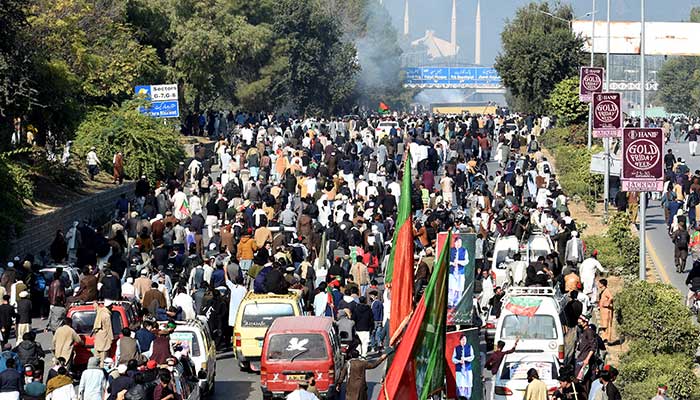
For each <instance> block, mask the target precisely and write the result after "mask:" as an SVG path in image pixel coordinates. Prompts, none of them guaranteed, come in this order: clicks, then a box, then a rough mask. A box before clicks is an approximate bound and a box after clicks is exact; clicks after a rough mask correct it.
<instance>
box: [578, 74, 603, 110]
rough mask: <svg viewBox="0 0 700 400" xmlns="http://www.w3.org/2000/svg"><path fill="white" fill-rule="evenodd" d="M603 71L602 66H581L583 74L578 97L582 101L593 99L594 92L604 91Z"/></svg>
mask: <svg viewBox="0 0 700 400" xmlns="http://www.w3.org/2000/svg"><path fill="white" fill-rule="evenodd" d="M603 73H604V69H603V68H601V67H581V75H580V79H579V86H578V98H579V100H581V101H582V102H585V103H590V102H591V101H593V93H601V92H602V91H603Z"/></svg>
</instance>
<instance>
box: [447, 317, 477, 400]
mask: <svg viewBox="0 0 700 400" xmlns="http://www.w3.org/2000/svg"><path fill="white" fill-rule="evenodd" d="M445 359H446V361H447V362H446V365H447V371H445V378H446V389H447V390H446V391H447V398H448V399H459V398H460V396H462V397H465V398H467V399H470V400H482V399H483V397H484V396H483V393H484V389H483V383H482V380H481V371H482V365H481V351H480V347H479V328H470V329H467V330H463V331H454V332H448V333H447V339H446V340H445Z"/></svg>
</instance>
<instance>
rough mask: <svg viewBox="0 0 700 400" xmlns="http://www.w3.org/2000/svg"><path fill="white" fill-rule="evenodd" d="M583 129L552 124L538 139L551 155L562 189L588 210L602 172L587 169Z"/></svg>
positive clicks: (592, 206) (588, 159)
mask: <svg viewBox="0 0 700 400" xmlns="http://www.w3.org/2000/svg"><path fill="white" fill-rule="evenodd" d="M586 134H587V132H586V129H585V127H582V126H580V125H572V126H570V127H566V128H554V129H550V130H548V131H547V132H545V133H544V134H543V135H542V136H541V138H540V140H541V142H542V146H543V147H545V148H547V149H548V150H549V152H550V153H551V154H552V155H553V156H554V158H555V164H556V168H555V172H556V174H557V177H558V180H559V183H560V184H561V186H562V188H563V189H564V192H565V193H567V195H569V196H571V197H572V198H573V199H574V200H580V201H583V202H584V203H585V204H586V208H588V210H589V211H593V210H594V209H595V204H596V202H597V200H598V194H599V193H601V192H602V190H603V176H602V175H596V174H592V173H590V166H591V154H593V153H594V151H589V150H588V149H587V148H586V147H585V146H584V145H585V144H586V140H587V139H586Z"/></svg>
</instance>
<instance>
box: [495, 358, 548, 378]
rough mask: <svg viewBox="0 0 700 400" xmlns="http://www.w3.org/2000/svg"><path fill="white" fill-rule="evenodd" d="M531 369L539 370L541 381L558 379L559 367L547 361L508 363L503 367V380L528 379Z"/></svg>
mask: <svg viewBox="0 0 700 400" xmlns="http://www.w3.org/2000/svg"><path fill="white" fill-rule="evenodd" d="M530 368H534V369H536V370H537V375H539V377H540V380H543V381H545V380H552V379H557V378H558V375H557V366H556V365H554V363H553V362H547V361H527V360H523V361H513V362H506V363H505V364H504V365H503V372H501V379H519V380H520V379H522V380H526V379H527V371H528V370H530Z"/></svg>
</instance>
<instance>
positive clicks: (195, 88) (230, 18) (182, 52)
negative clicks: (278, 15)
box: [166, 0, 273, 111]
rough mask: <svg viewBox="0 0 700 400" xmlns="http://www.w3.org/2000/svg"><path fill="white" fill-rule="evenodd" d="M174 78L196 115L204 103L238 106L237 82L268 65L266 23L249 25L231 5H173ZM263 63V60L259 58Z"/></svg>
mask: <svg viewBox="0 0 700 400" xmlns="http://www.w3.org/2000/svg"><path fill="white" fill-rule="evenodd" d="M166 3H167V4H170V7H171V9H172V11H171V13H172V14H171V17H170V21H171V27H170V29H171V31H172V33H173V46H172V47H171V48H170V49H169V50H168V56H169V57H170V58H171V59H172V63H173V67H174V73H175V78H177V79H178V81H179V82H180V83H182V85H183V90H184V93H185V101H186V102H187V103H190V104H192V106H191V107H189V108H190V109H191V110H193V111H200V109H201V105H202V103H203V104H204V105H205V106H206V107H211V106H212V105H213V103H214V102H216V101H223V102H224V103H228V104H233V103H235V98H234V93H235V90H236V83H237V82H238V80H239V79H240V78H241V77H243V78H245V77H247V76H249V75H250V74H253V73H255V72H256V71H257V68H256V67H257V66H262V65H264V55H265V54H267V53H266V51H267V50H268V49H269V47H270V45H271V43H272V38H273V36H272V31H271V30H270V28H269V26H268V25H267V24H259V25H251V24H250V23H248V21H247V20H246V17H245V16H244V15H241V14H237V13H236V10H237V7H239V6H237V5H236V4H237V2H235V1H232V0H170V1H169V2H166ZM261 57H262V58H263V60H262V61H261V59H260V58H261Z"/></svg>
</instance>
